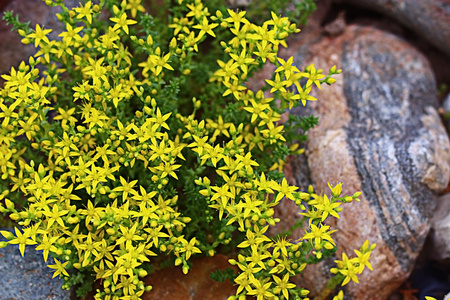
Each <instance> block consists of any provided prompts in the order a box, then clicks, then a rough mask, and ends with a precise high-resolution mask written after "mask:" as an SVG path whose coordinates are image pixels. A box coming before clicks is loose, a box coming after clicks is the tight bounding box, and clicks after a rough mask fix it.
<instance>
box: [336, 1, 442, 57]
mask: <svg viewBox="0 0 450 300" xmlns="http://www.w3.org/2000/svg"><path fill="white" fill-rule="evenodd" d="M336 2H339V3H348V4H352V5H357V6H360V7H365V8H368V9H371V10H374V11H378V12H380V13H382V14H385V15H388V16H390V17H392V18H394V19H395V20H397V21H398V22H400V23H401V24H403V25H404V26H406V27H407V28H409V29H411V30H413V31H415V32H416V33H418V34H419V35H421V36H422V37H424V38H425V39H426V40H428V42H430V43H431V44H433V45H434V46H435V47H436V48H438V49H440V50H441V51H443V52H444V53H446V54H447V55H450V2H449V1H448V0H427V1H423V0H408V1H405V0H336Z"/></svg>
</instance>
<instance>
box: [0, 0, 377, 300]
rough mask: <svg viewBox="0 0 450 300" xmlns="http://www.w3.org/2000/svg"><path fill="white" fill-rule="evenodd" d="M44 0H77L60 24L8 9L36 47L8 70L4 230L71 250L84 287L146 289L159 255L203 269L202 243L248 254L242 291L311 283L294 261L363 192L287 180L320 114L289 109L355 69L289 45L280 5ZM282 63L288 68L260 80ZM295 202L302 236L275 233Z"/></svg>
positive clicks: (55, 250) (239, 282)
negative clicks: (250, 8)
mask: <svg viewBox="0 0 450 300" xmlns="http://www.w3.org/2000/svg"><path fill="white" fill-rule="evenodd" d="M45 2H46V3H47V4H48V5H50V6H59V7H61V8H62V11H63V12H62V13H60V14H58V19H59V20H60V21H61V22H62V23H63V24H64V26H63V27H64V28H65V29H64V31H63V32H62V33H61V34H59V38H57V39H50V38H49V37H48V34H49V33H50V32H51V31H52V29H48V28H44V27H41V26H40V25H37V26H36V27H35V28H34V29H32V28H30V27H29V23H20V22H19V20H18V18H17V17H15V16H13V14H12V13H6V14H5V19H6V20H7V21H8V22H9V23H10V24H12V25H13V26H14V27H15V29H17V30H18V33H19V34H20V35H21V36H22V37H23V39H22V42H23V43H24V44H33V45H35V47H36V48H37V53H36V54H35V55H34V56H32V57H30V58H29V60H28V62H23V63H21V64H20V66H19V67H18V69H15V68H12V69H11V72H10V73H9V75H2V78H3V79H4V80H5V81H6V82H5V84H4V87H3V88H2V89H1V90H0V118H1V128H0V129H1V136H0V170H1V180H0V189H1V190H2V191H3V192H2V194H1V196H0V200H1V201H2V205H1V206H0V212H2V213H3V214H5V215H8V216H9V218H11V219H12V220H14V221H17V222H18V224H19V225H20V228H15V235H14V234H12V233H10V232H7V231H1V234H2V235H3V236H4V237H5V238H6V239H7V240H8V241H7V242H2V243H1V244H0V247H5V246H7V245H8V244H18V245H19V249H20V252H21V253H22V255H23V253H24V251H25V246H26V245H36V249H37V250H42V251H43V256H44V260H45V261H47V259H48V256H52V257H54V258H55V264H54V265H49V267H50V268H52V269H54V270H55V272H54V277H55V276H58V275H59V276H61V277H62V278H63V279H64V281H65V283H64V286H63V288H67V289H68V288H71V287H73V286H76V287H77V292H78V294H79V295H84V294H86V293H87V292H88V291H89V289H90V288H91V287H92V283H93V282H94V281H95V280H98V281H99V283H100V285H101V288H100V289H98V290H97V293H96V295H95V298H96V299H140V297H141V296H142V294H143V293H144V292H145V291H150V290H151V286H145V284H144V282H143V281H142V279H143V277H145V276H146V275H147V274H148V273H149V272H152V271H153V270H155V269H157V268H161V267H163V266H166V265H175V266H180V267H181V268H182V270H183V272H184V273H185V274H188V273H189V269H190V268H191V262H190V259H191V257H193V256H201V255H206V256H214V255H215V254H216V253H219V252H222V253H226V254H228V255H234V256H235V258H234V259H230V264H231V265H236V266H237V267H238V268H239V270H240V272H239V273H238V274H233V273H231V272H222V273H218V274H216V275H215V276H214V275H213V277H216V278H217V279H218V280H224V278H226V277H231V279H232V280H233V281H234V283H235V284H236V286H237V290H236V293H235V295H231V296H230V299H245V297H246V295H253V296H255V297H257V299H258V300H259V299H265V298H273V299H288V298H291V299H307V298H308V293H309V291H308V290H307V289H305V288H304V287H298V286H296V285H295V284H293V283H292V282H290V278H291V277H292V276H295V275H297V274H299V273H300V272H302V271H303V270H304V268H305V267H306V265H307V264H311V263H317V262H319V261H321V260H323V259H324V258H325V257H329V256H331V255H333V253H334V252H335V251H336V249H337V246H336V244H335V242H334V240H333V238H332V234H333V232H334V230H333V229H332V228H331V227H330V226H329V225H326V224H325V221H326V219H327V218H339V212H340V211H341V210H342V208H341V204H343V203H349V202H352V201H354V200H356V201H359V199H358V197H359V196H360V193H359V192H356V193H355V194H353V195H350V196H349V195H342V184H341V183H338V184H336V185H335V186H332V185H330V190H331V194H330V196H327V195H322V194H321V195H319V194H316V193H315V192H314V190H313V188H312V187H310V188H309V189H308V191H305V192H301V191H299V190H298V188H297V187H296V186H294V185H290V184H288V182H287V180H286V178H284V175H283V173H282V169H283V165H284V163H285V161H286V157H287V156H288V155H298V154H301V153H302V151H303V149H300V148H299V144H298V142H301V141H304V140H305V139H306V135H305V134H306V132H307V131H308V130H309V129H311V128H312V127H314V126H315V125H316V124H317V118H315V117H313V116H310V117H305V118H295V117H293V116H289V119H288V120H287V121H286V122H284V123H283V124H282V123H281V122H280V120H281V114H282V113H283V112H284V111H285V109H287V108H293V107H296V106H299V105H305V104H306V102H307V101H315V100H316V99H315V98H314V97H312V96H311V95H310V92H311V90H312V89H313V88H319V89H320V88H321V86H322V85H323V84H328V85H329V84H332V83H334V82H335V81H336V80H335V79H334V78H333V77H332V76H333V75H335V74H338V73H340V72H341V70H338V69H337V68H336V66H331V67H330V68H329V71H328V72H327V74H324V70H322V69H316V68H315V66H314V65H309V66H305V67H304V68H299V67H298V66H296V65H295V63H294V61H293V59H292V58H288V59H287V60H285V59H283V58H281V57H279V56H278V49H279V47H280V46H283V47H287V43H286V38H287V37H288V36H289V35H290V34H294V33H297V32H299V30H298V29H297V26H296V24H294V23H291V21H290V20H289V18H288V17H282V16H280V15H279V14H278V13H275V12H272V13H271V14H270V16H269V15H268V16H267V18H268V20H266V21H264V22H263V23H262V25H257V24H255V23H253V21H252V20H251V19H249V18H247V16H246V12H245V11H234V10H231V9H227V8H226V6H225V5H224V4H223V3H221V2H220V1H211V2H208V3H207V4H208V6H206V5H205V4H204V3H202V1H200V0H184V1H183V0H178V1H177V2H176V5H173V4H174V3H173V2H174V1H165V2H164V6H163V7H165V9H161V10H159V12H158V13H157V14H153V15H151V14H148V13H146V11H145V8H144V6H143V5H142V4H141V1H140V0H124V1H122V2H117V1H113V0H102V1H99V2H98V3H97V4H95V3H93V2H91V1H87V2H84V3H81V4H80V5H79V6H78V7H75V8H73V9H69V8H67V7H66V6H65V4H64V2H63V1H61V0H55V1H50V0H47V1H45ZM306 2H309V1H304V2H302V3H303V4H304V3H306ZM262 3H263V2H262ZM280 3H287V2H286V1H280ZM102 11H109V14H110V15H109V17H106V18H104V17H100V14H101V12H102ZM261 16H262V15H259V16H258V17H259V18H260V17H261ZM269 62H270V63H272V64H274V65H276V69H275V72H274V75H273V77H272V78H267V79H266V81H265V83H266V85H265V87H263V88H262V89H261V90H251V89H249V88H248V87H247V83H248V79H249V78H251V77H252V76H253V75H254V74H255V72H258V71H259V70H261V68H262V67H263V66H264V65H265V64H266V63H269ZM281 201H293V202H294V203H295V204H296V205H297V206H298V207H299V209H300V210H301V213H300V214H301V215H302V216H303V219H301V221H300V223H299V224H306V225H305V226H306V232H305V234H304V235H303V236H301V237H298V240H295V241H290V240H288V239H287V237H286V236H278V237H269V236H268V235H267V234H266V232H267V230H268V228H269V226H275V225H276V223H277V222H279V221H280V220H279V219H277V218H276V217H275V216H274V208H275V207H276V206H277V205H279V204H280V202H281ZM374 247H375V245H369V242H368V241H366V242H364V243H363V245H362V246H361V248H360V249H359V251H358V250H355V254H356V256H355V257H353V258H349V257H348V256H347V255H346V254H343V257H342V260H337V261H336V268H333V269H331V272H332V273H334V274H336V276H335V277H333V278H334V279H333V281H330V282H332V285H333V287H332V288H334V287H335V286H336V285H338V284H343V285H345V284H347V283H348V282H349V281H355V282H358V275H359V274H361V273H362V271H363V270H364V268H365V267H368V268H370V269H371V265H370V263H369V257H370V254H371V252H372V250H373V249H374ZM337 297H338V298H339V297H340V296H337ZM338 298H336V299H338ZM339 299H340V298H339Z"/></svg>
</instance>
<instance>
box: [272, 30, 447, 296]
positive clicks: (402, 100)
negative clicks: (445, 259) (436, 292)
mask: <svg viewBox="0 0 450 300" xmlns="http://www.w3.org/2000/svg"><path fill="white" fill-rule="evenodd" d="M290 48H291V50H289V49H288V50H287V51H286V53H285V54H286V56H290V55H294V61H297V62H302V65H308V64H309V63H315V64H316V67H317V68H323V69H327V68H330V67H331V66H333V65H334V64H336V65H337V66H338V68H342V69H343V73H342V74H341V75H340V76H338V77H337V79H338V82H337V83H336V84H334V85H333V86H331V87H323V88H322V90H320V91H317V90H316V92H315V94H314V95H313V96H314V97H316V98H318V99H319V101H314V102H311V104H310V105H309V109H312V111H313V113H314V115H315V116H318V117H319V126H318V127H317V128H315V129H314V130H313V131H312V132H311V133H310V135H309V141H308V144H307V151H306V155H305V157H306V162H307V166H308V171H307V173H306V174H305V172H302V170H304V166H303V165H302V164H304V162H302V159H303V160H304V159H305V157H304V158H301V159H299V160H297V159H298V158H294V159H292V160H291V162H290V166H289V169H288V176H289V177H290V178H291V182H294V183H296V184H297V185H299V186H305V179H306V180H310V182H309V183H312V184H313V185H314V186H315V188H316V190H317V191H318V192H319V193H320V192H321V191H323V192H325V193H326V192H327V191H328V190H329V189H328V188H327V182H330V183H333V184H335V183H336V182H338V181H339V182H343V183H344V188H343V192H344V193H346V194H350V195H351V194H353V193H354V192H355V191H362V196H361V198H362V201H361V202H360V203H352V204H348V205H344V211H343V212H342V213H341V220H340V221H339V222H337V223H336V229H338V232H336V233H335V234H334V238H335V240H336V242H337V244H338V249H340V250H338V251H339V252H338V256H337V257H339V258H340V257H341V252H342V251H344V252H345V253H347V254H350V255H351V253H352V252H353V249H359V247H360V246H361V245H362V243H363V242H364V241H365V240H366V239H369V241H370V242H371V243H377V248H376V250H375V251H374V253H373V258H372V260H371V261H372V266H373V268H374V271H369V270H366V271H365V272H364V273H363V274H362V275H361V277H360V282H361V283H360V284H359V285H356V284H348V285H347V286H345V293H346V295H347V298H346V299H358V300H364V299H373V298H374V295H376V299H386V298H387V297H388V296H389V294H391V293H392V292H393V291H394V290H395V289H396V288H398V287H399V286H400V285H401V283H402V282H403V281H404V280H405V279H406V278H407V277H408V275H409V273H410V272H411V270H412V268H413V265H414V262H415V259H416V258H417V256H418V254H419V252H420V250H421V249H422V246H423V244H424V241H425V238H426V237H427V234H428V232H429V229H430V224H429V220H430V218H431V217H432V214H433V211H434V207H435V204H436V196H435V195H434V193H433V192H434V191H440V190H442V189H444V188H445V187H446V186H447V184H448V182H449V174H450V143H449V140H448V136H447V134H446V132H445V129H444V127H443V126H442V124H441V121H440V118H439V116H438V114H437V112H436V109H437V107H438V101H437V96H436V90H435V80H434V76H433V73H432V71H431V68H430V67H429V64H428V62H427V60H426V59H425V58H424V56H423V55H421V54H420V53H419V52H417V50H415V48H414V47H412V46H410V45H408V44H407V43H406V42H404V41H403V40H401V39H399V38H397V37H395V36H393V35H391V34H388V33H385V32H382V31H379V30H376V29H373V28H369V27H359V26H356V25H351V26H348V27H347V28H346V30H345V32H344V33H343V34H341V35H339V36H337V37H328V36H319V37H318V36H317V35H314V34H313V35H310V36H308V32H306V35H300V36H299V40H295V41H291V43H290ZM293 49H295V52H294V50H293ZM300 111H303V110H298V111H293V112H292V113H300V114H302V112H300ZM286 203H289V202H286ZM282 205H284V204H282ZM287 205H289V204H287ZM290 209H291V208H290ZM284 210H286V209H284ZM287 210H289V209H287ZM291 213H292V210H291ZM279 214H280V215H282V214H283V208H281V210H280V211H279ZM289 225H292V224H287V226H289ZM299 236H301V232H300V231H298V232H296V233H294V238H295V237H296V238H298V237H299ZM331 266H332V260H331V264H327V263H324V264H321V265H319V266H317V267H315V266H312V267H308V268H307V269H306V270H305V272H304V274H303V275H302V276H301V277H300V278H299V279H298V282H299V284H306V285H307V287H308V288H309V289H310V290H311V292H312V294H313V295H312V296H314V295H318V294H320V293H321V291H322V290H323V288H324V287H325V285H326V282H327V279H328V278H329V277H330V276H329V275H326V273H325V274H324V272H323V270H327V269H329V268H330V267H331ZM380 287H382V288H380Z"/></svg>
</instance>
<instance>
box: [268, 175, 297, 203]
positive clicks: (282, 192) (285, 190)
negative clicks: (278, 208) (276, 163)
mask: <svg viewBox="0 0 450 300" xmlns="http://www.w3.org/2000/svg"><path fill="white" fill-rule="evenodd" d="M273 189H274V190H276V191H278V195H277V198H276V199H275V201H280V200H281V199H282V198H283V197H286V198H288V199H291V200H294V196H293V195H292V193H293V192H295V191H296V190H297V189H298V188H297V187H296V186H290V185H289V184H288V183H287V180H286V178H283V180H282V182H281V185H280V184H276V185H274V187H273Z"/></svg>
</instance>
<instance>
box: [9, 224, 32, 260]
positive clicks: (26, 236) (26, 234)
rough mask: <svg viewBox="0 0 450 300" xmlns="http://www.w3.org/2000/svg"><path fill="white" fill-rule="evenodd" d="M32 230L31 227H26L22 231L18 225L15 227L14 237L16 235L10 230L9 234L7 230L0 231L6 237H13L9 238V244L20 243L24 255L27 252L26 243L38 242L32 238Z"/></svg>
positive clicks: (21, 252)
mask: <svg viewBox="0 0 450 300" xmlns="http://www.w3.org/2000/svg"><path fill="white" fill-rule="evenodd" d="M30 230H31V228H25V229H24V230H23V233H21V232H20V230H19V229H17V227H14V231H15V232H16V236H15V237H14V235H12V234H10V233H9V232H8V235H7V234H6V231H1V232H0V233H1V234H2V235H3V236H4V237H5V238H8V236H9V237H11V238H12V239H11V240H9V242H8V243H9V244H19V250H20V254H21V255H22V256H24V254H25V245H35V244H37V243H36V242H35V241H34V240H32V239H30V237H31V235H30Z"/></svg>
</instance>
